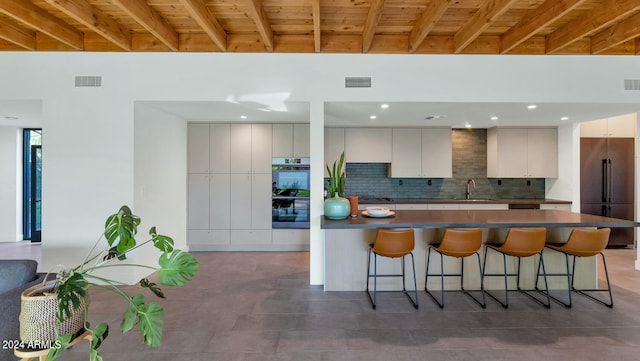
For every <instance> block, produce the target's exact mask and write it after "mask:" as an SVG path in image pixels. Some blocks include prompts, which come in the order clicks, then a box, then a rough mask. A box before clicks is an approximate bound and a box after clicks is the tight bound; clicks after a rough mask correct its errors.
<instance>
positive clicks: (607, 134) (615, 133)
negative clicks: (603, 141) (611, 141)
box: [580, 113, 636, 138]
mask: <svg viewBox="0 0 640 361" xmlns="http://www.w3.org/2000/svg"><path fill="white" fill-rule="evenodd" d="M580 136H581V137H583V138H603V137H604V138H635V136H636V113H631V114H625V115H620V116H617V117H612V118H604V119H599V120H592V121H590V122H584V123H580Z"/></svg>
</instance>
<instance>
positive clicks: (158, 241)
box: [149, 227, 173, 252]
mask: <svg viewBox="0 0 640 361" xmlns="http://www.w3.org/2000/svg"><path fill="white" fill-rule="evenodd" d="M149 235H150V236H151V241H152V242H153V245H154V246H155V247H156V248H157V249H159V250H160V251H162V252H171V251H173V239H172V238H171V237H169V236H165V235H162V234H157V233H156V227H151V229H150V230H149Z"/></svg>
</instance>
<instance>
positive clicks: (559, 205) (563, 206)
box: [540, 203, 571, 212]
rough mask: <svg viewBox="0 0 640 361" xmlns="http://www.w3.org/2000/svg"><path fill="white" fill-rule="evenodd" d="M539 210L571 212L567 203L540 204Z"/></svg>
mask: <svg viewBox="0 0 640 361" xmlns="http://www.w3.org/2000/svg"><path fill="white" fill-rule="evenodd" d="M540 209H557V210H559V211H568V212H571V204H569V203H542V204H541V205H540Z"/></svg>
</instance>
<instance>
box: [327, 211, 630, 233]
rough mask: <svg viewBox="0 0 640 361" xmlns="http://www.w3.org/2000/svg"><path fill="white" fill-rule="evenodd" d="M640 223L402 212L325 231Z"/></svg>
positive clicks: (556, 214)
mask: <svg viewBox="0 0 640 361" xmlns="http://www.w3.org/2000/svg"><path fill="white" fill-rule="evenodd" d="M638 226H640V223H638V222H634V221H627V220H622V219H617V218H609V217H601V216H594V215H590V214H582V213H573V212H567V211H560V210H540V209H535V210H531V209H511V210H409V211H407V210H398V211H395V215H394V216H392V217H388V218H372V217H367V216H363V215H362V214H359V215H358V217H354V218H351V217H349V218H347V219H344V220H332V219H328V218H326V217H324V216H323V217H322V220H321V228H322V229H367V228H369V229H372V228H373V229H375V228H511V227H614V228H616V227H623V228H627V227H638Z"/></svg>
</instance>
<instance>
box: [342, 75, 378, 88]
mask: <svg viewBox="0 0 640 361" xmlns="http://www.w3.org/2000/svg"><path fill="white" fill-rule="evenodd" d="M344 87H345V88H371V77H368V76H367V77H362V76H361V77H356V76H351V77H346V78H344Z"/></svg>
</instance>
